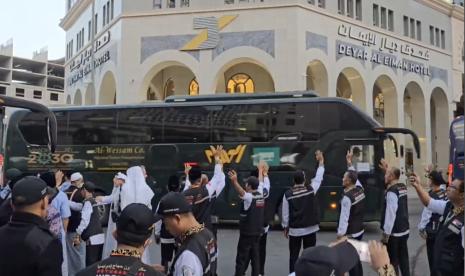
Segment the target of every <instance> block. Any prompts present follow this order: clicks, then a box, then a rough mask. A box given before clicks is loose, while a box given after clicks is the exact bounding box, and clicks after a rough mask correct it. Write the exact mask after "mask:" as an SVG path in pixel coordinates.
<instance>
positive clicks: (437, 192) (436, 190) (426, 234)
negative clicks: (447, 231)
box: [418, 170, 447, 276]
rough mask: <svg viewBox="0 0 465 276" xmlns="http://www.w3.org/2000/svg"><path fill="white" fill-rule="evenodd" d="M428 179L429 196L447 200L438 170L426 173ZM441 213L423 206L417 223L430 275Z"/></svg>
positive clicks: (432, 272) (442, 179) (443, 181)
mask: <svg viewBox="0 0 465 276" xmlns="http://www.w3.org/2000/svg"><path fill="white" fill-rule="evenodd" d="M426 176H427V178H428V179H429V183H428V184H429V187H430V190H429V192H428V194H429V196H430V197H431V198H432V199H435V200H447V197H446V193H445V192H444V190H442V189H441V185H442V184H443V183H445V182H446V181H445V180H444V178H442V175H441V173H440V172H438V171H435V170H432V171H430V172H429V173H428V174H427V175H426ZM440 219H441V214H433V212H431V210H429V209H428V208H427V207H424V208H423V212H422V213H421V220H420V223H419V224H418V231H419V232H420V236H421V237H423V238H424V239H426V253H427V256H428V263H429V270H430V274H431V276H433V275H436V274H435V273H434V269H433V264H434V243H435V240H436V234H437V232H438V230H439V224H440Z"/></svg>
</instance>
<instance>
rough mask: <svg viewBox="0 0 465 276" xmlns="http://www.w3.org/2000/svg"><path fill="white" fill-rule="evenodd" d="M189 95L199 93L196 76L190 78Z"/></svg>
mask: <svg viewBox="0 0 465 276" xmlns="http://www.w3.org/2000/svg"><path fill="white" fill-rule="evenodd" d="M189 95H190V96H197V95H199V83H198V82H197V79H196V78H194V79H193V80H191V83H190V84H189Z"/></svg>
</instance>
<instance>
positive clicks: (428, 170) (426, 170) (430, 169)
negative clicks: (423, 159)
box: [425, 164, 433, 173]
mask: <svg viewBox="0 0 465 276" xmlns="http://www.w3.org/2000/svg"><path fill="white" fill-rule="evenodd" d="M432 171H433V164H429V165H428V166H427V167H425V172H426V173H430V172H432Z"/></svg>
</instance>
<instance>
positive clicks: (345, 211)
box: [337, 196, 352, 236]
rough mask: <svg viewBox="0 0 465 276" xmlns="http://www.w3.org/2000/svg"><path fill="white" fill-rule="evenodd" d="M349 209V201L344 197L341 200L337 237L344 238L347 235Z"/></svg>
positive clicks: (350, 205)
mask: <svg viewBox="0 0 465 276" xmlns="http://www.w3.org/2000/svg"><path fill="white" fill-rule="evenodd" d="M351 207H352V204H351V202H350V199H349V198H348V197H347V196H344V197H343V198H342V200H341V215H340V216H339V226H338V228H337V235H338V236H344V235H345V234H346V233H347V227H348V226H349V216H350V208H351Z"/></svg>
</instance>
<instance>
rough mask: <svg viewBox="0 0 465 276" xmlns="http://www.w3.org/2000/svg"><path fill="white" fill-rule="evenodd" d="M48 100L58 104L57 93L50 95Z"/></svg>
mask: <svg viewBox="0 0 465 276" xmlns="http://www.w3.org/2000/svg"><path fill="white" fill-rule="evenodd" d="M50 100H51V101H54V102H58V94H57V93H50Z"/></svg>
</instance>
